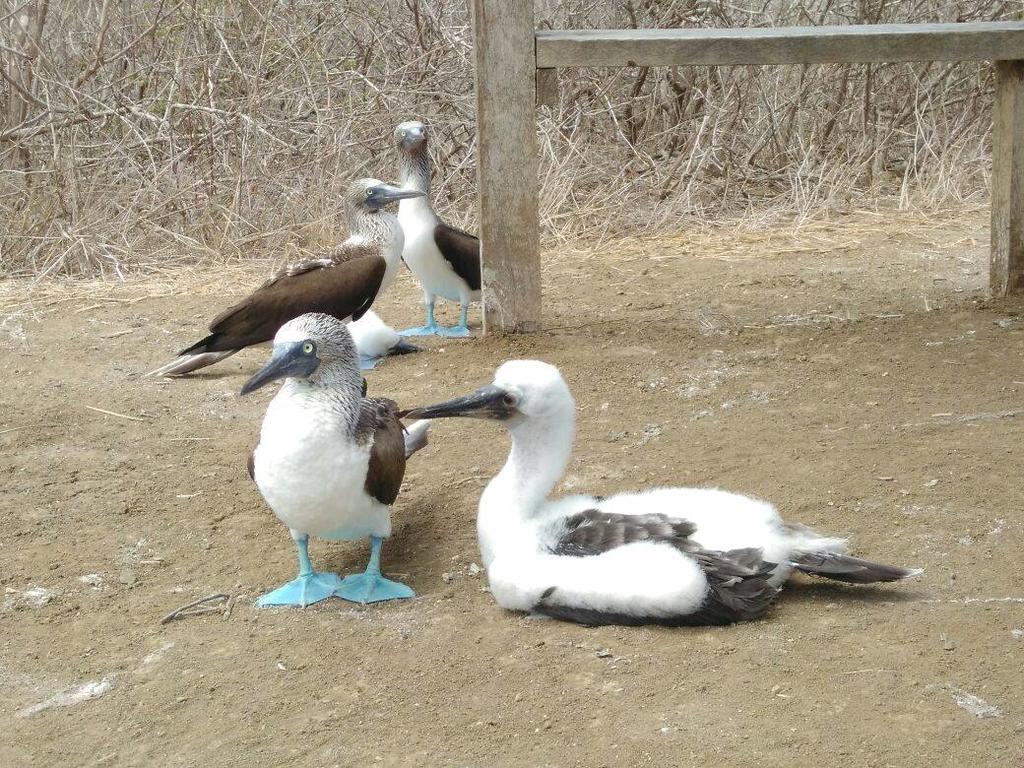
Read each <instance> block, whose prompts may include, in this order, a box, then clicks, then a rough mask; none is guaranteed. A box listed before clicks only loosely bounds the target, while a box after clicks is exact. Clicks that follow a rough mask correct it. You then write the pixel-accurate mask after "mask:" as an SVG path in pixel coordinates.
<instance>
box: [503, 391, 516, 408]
mask: <svg viewBox="0 0 1024 768" xmlns="http://www.w3.org/2000/svg"><path fill="white" fill-rule="evenodd" d="M501 402H503V403H504V404H505V405H507V406H508V407H509V408H511V407H512V406H514V405H515V404H516V396H515V395H513V394H512V393H511V392H506V393H505V394H504V395H502V397H501Z"/></svg>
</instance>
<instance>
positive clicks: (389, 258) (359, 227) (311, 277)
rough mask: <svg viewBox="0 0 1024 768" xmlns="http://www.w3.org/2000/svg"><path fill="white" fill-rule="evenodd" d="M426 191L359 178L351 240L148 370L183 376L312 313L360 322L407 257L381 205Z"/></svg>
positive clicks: (258, 293)
mask: <svg viewBox="0 0 1024 768" xmlns="http://www.w3.org/2000/svg"><path fill="white" fill-rule="evenodd" d="M421 195H422V193H421V192H418V191H416V190H414V189H399V188H398V187H393V186H391V185H390V184H385V183H384V182H382V181H379V180H378V179H359V180H358V181H356V182H353V183H352V184H351V185H349V187H348V190H347V192H346V195H345V211H346V214H347V215H348V223H349V227H350V231H351V235H350V236H349V238H348V239H347V240H346V241H345V242H343V243H342V244H341V245H339V246H336V247H335V248H332V249H331V250H330V251H328V252H327V253H326V254H324V255H323V256H322V257H319V258H315V259H307V260H305V261H301V262H298V263H295V264H290V265H289V266H287V267H285V268H284V269H282V270H281V271H279V272H278V273H277V274H275V275H274V276H273V277H271V278H270V279H269V280H267V281H266V282H265V283H263V285H261V286H260V287H259V288H257V289H256V290H255V291H253V293H251V294H250V295H249V296H248V298H246V299H244V300H243V301H241V302H239V303H238V304H235V305H234V306H232V307H229V308H228V309H226V310H224V311H223V312H221V313H220V314H219V315H217V317H215V318H214V319H213V321H212V322H211V323H210V335H209V336H207V337H206V338H204V339H201V340H200V341H198V342H196V343H195V344H193V345H192V346H190V347H187V348H185V349H183V350H182V351H181V352H180V353H178V357H177V358H175V359H174V360H172V361H171V362H169V363H167V364H166V365H164V366H162V367H160V368H157V369H156V370H155V371H150V373H149V374H147V375H149V376H181V375H182V374H186V373H191V372H192V371H196V370H198V369H200V368H205V367H206V366H208V365H213V364H214V363H217V362H220V361H221V360H223V359H224V358H226V357H230V356H231V355H233V354H235V353H236V352H238V351H239V350H241V349H244V348H245V347H250V346H253V345H254V344H262V343H264V342H268V341H270V340H271V339H273V338H274V334H275V333H276V332H277V329H278V328H280V327H281V326H282V325H284V324H285V323H286V322H288V321H289V320H291V319H292V318H295V317H298V316H299V315H301V314H304V313H306V312H324V313H327V314H330V315H333V316H334V317H337V318H338V319H339V320H349V319H353V320H358V319H359V318H360V317H362V316H363V314H364V313H365V312H366V311H367V310H368V309H369V308H370V305H371V304H372V303H373V300H374V298H375V297H376V296H377V295H378V294H379V293H380V292H382V291H384V290H385V289H386V288H387V287H388V286H390V285H391V283H392V282H394V279H395V277H396V276H397V274H398V266H399V263H400V261H401V254H402V246H403V242H404V240H403V237H402V228H401V225H400V224H399V223H398V219H397V217H396V216H395V215H394V214H392V213H389V212H387V211H384V210H382V209H383V208H384V206H386V205H387V204H388V203H392V202H395V201H398V200H407V199H410V198H413V197H419V196H421Z"/></svg>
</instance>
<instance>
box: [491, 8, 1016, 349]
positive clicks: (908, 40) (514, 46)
mask: <svg viewBox="0 0 1024 768" xmlns="http://www.w3.org/2000/svg"><path fill="white" fill-rule="evenodd" d="M473 17H474V18H473V23H474V28H475V32H476V43H475V44H476V73H477V74H476V78H477V80H476V82H477V130H478V146H479V166H478V180H479V184H480V210H479V217H480V237H481V240H482V247H483V264H484V268H483V269H484V271H483V284H484V307H485V309H484V329H485V331H487V332H495V331H497V332H499V333H516V332H524V331H532V330H536V329H537V328H539V327H540V304H541V296H540V249H539V240H538V230H537V226H538V223H537V172H538V167H537V162H538V159H537V138H536V130H537V126H536V111H535V105H536V103H537V100H538V94H539V95H540V97H541V98H542V99H545V98H550V92H551V90H552V88H554V89H557V79H556V78H554V76H553V75H554V71H555V70H556V69H557V68H559V67H634V66H685V65H703V66H709V65H710V66H732V65H738V64H753V65H757V64H823V63H871V62H895V61H979V60H980V61H993V62H995V67H996V74H997V84H996V104H995V112H994V116H993V131H992V246H991V251H992V254H991V269H990V285H991V290H992V293H993V295H996V296H1004V295H1007V294H1010V293H1020V292H1024V22H1017V21H1009V22H980V23H970V24H876V25H862V26H842V27H782V28H752V29H599V30H585V31H583V30H536V29H534V18H533V0H473Z"/></svg>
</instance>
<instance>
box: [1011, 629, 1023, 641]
mask: <svg viewBox="0 0 1024 768" xmlns="http://www.w3.org/2000/svg"><path fill="white" fill-rule="evenodd" d="M1010 634H1011V635H1012V636H1013V637H1015V638H1016V639H1017V640H1024V629H1011V630H1010Z"/></svg>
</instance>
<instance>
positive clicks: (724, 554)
mask: <svg viewBox="0 0 1024 768" xmlns="http://www.w3.org/2000/svg"><path fill="white" fill-rule="evenodd" d="M575 414H576V408H575V403H574V401H573V398H572V395H571V394H570V392H569V388H568V386H566V383H565V380H564V379H563V378H562V376H561V374H560V373H559V371H558V369H557V368H555V367H554V366H552V365H548V364H547V363H543V362H539V361H535V360H514V361H510V362H507V363H505V364H504V365H502V366H501V367H500V368H499V369H498V370H497V372H496V374H495V377H494V383H493V384H492V385H490V386H486V387H483V388H482V389H479V390H477V391H476V392H474V393H473V394H471V395H467V396H465V397H459V398H455V399H454V400H449V401H447V402H443V403H439V404H437V405H432V406H427V407H425V408H417V409H415V410H413V411H409V412H408V413H407V414H406V415H408V416H410V417H413V418H442V417H448V416H470V417H477V418H486V419H495V420H498V421H501V422H502V423H503V424H505V425H506V427H507V428H508V429H509V431H510V432H511V435H512V450H511V452H510V453H509V456H508V460H507V461H506V463H505V466H504V467H503V468H502V470H501V471H500V472H499V473H498V474H497V475H496V476H495V477H494V478H493V479H492V480H491V481H490V483H489V484H488V485H487V488H486V489H485V490H484V493H483V495H482V496H481V497H480V507H479V512H478V517H477V531H478V535H479V542H480V552H481V556H482V558H483V562H484V565H485V567H486V568H487V576H488V580H489V582H490V588H491V592H492V594H493V595H494V597H495V599H496V600H497V601H498V603H499V604H500V605H501V606H503V607H504V608H508V609H511V610H518V611H535V612H538V613H542V614H547V615H549V616H553V617H556V618H561V619H567V620H571V621H578V622H580V623H584V624H648V623H653V624H667V625H692V624H727V623H731V622H734V621H741V620H746V619H753V618H756V617H758V616H760V615H762V614H763V613H764V612H765V611H766V610H767V609H768V608H769V606H770V605H771V604H772V602H773V601H774V599H775V597H776V595H777V594H778V592H779V589H780V588H781V586H782V585H783V583H784V582H785V581H786V580H787V579H788V578H789V576H790V574H791V573H792V571H793V570H794V569H796V570H800V571H803V572H805V573H810V574H814V575H816V576H823V577H825V578H829V579H835V580H838V581H844V582H851V583H861V584H863V583H870V582H882V581H895V580H898V579H904V578H907V577H908V576H914V575H917V574H918V573H920V571H919V570H910V569H906V568H899V567H896V566H891V565H885V564H882V563H875V562H871V561H868V560H862V559H860V558H857V557H853V556H851V555H848V554H846V541H845V540H843V539H840V538H834V537H831V536H823V535H821V534H818V533H815V532H814V531H812V530H810V529H809V528H806V527H804V526H802V525H795V524H791V523H786V522H784V521H782V520H781V519H780V518H779V515H778V512H777V511H776V510H775V507H773V506H772V505H771V504H768V503H767V502H764V501H759V500H757V499H752V498H749V497H747V496H742V495H740V494H737V493H729V492H726V491H721V490H715V489H703V488H657V489H653V490H648V491H643V492H638V493H624V494H620V495H617V496H612V497H610V498H600V497H596V496H568V497H565V498H562V499H558V500H550V499H549V498H548V495H549V494H550V493H551V491H552V489H553V488H554V487H555V484H556V483H557V482H558V481H559V479H560V478H561V477H562V474H563V472H564V471H565V467H566V464H567V462H568V460H569V455H570V453H571V451H572V444H573V438H574V435H575Z"/></svg>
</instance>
